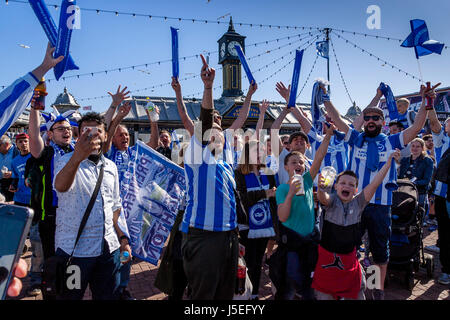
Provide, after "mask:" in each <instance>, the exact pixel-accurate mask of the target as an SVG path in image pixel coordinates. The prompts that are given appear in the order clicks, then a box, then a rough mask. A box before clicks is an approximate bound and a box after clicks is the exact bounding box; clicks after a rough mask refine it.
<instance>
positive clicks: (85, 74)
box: [47, 32, 312, 83]
mask: <svg viewBox="0 0 450 320" xmlns="http://www.w3.org/2000/svg"><path fill="white" fill-rule="evenodd" d="M306 34H307V35H312V32H304V33H300V34H296V35H291V36H287V37H283V38H277V39H272V40H266V41H261V42H256V43H251V44H249V45H246V47H252V46H253V47H257V46H258V45H261V44H269V43H273V42H279V41H283V40H286V39H288V40H290V39H295V38H297V37H300V38H299V39H297V40H296V41H301V40H303V39H305V38H306V37H303V38H301V36H303V35H306ZM291 44H292V41H291V42H289V43H288V44H285V45H284V46H279V47H278V48H274V49H271V50H269V51H275V50H279V49H282V48H284V47H286V46H289V45H291ZM218 52H219V51H209V52H204V55H205V56H210V55H213V54H217V53H218ZM263 54H264V53H261V54H260V55H258V56H256V57H259V56H261V55H263ZM199 56H200V55H199V54H194V55H190V56H185V57H180V58H179V60H180V61H181V60H182V61H186V60H187V59H193V58H197V59H198V58H199ZM253 58H255V57H252V58H249V59H253ZM170 62H172V59H164V60H160V61H153V62H147V63H143V64H137V65H133V66H124V67H116V68H113V69H108V70H101V71H93V72H86V73H81V74H75V75H70V76H64V77H61V79H62V80H63V81H65V80H66V79H72V78H77V79H79V78H80V77H86V76H91V77H93V76H94V75H102V74H103V75H107V74H108V73H111V72H122V71H127V70H136V68H142V67H146V68H148V67H149V66H151V65H161V64H165V63H170ZM51 81H56V79H54V78H53V79H48V80H47V82H48V83H50V82H51Z"/></svg>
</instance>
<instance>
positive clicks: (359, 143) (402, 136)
mask: <svg viewBox="0 0 450 320" xmlns="http://www.w3.org/2000/svg"><path fill="white" fill-rule="evenodd" d="M323 91H324V92H325V89H324V88H323ZM425 91H426V88H425V86H422V87H421V90H420V93H421V95H422V106H421V107H420V110H419V112H418V113H417V116H416V119H415V122H414V124H413V125H412V126H410V127H409V128H408V129H406V130H404V131H403V132H401V133H399V134H394V135H390V136H386V135H384V134H382V133H381V129H382V127H383V126H384V124H385V121H384V114H383V111H382V110H381V109H380V108H378V107H372V106H371V105H370V106H369V107H367V108H366V109H364V110H363V120H364V123H363V127H364V132H363V133H360V132H358V131H356V130H354V129H351V128H350V127H349V126H348V125H347V124H346V123H345V122H344V121H343V120H342V118H341V117H340V115H339V112H338V111H337V110H336V108H335V107H334V106H333V104H332V103H331V102H330V101H325V102H324V105H325V108H326V110H327V113H328V115H329V116H330V117H331V118H332V120H333V121H334V123H335V124H336V126H337V128H338V129H339V130H340V131H342V132H344V133H345V134H346V136H345V141H346V142H347V143H348V144H349V146H350V147H351V151H350V160H349V169H350V170H352V171H353V172H355V173H356V175H357V176H358V179H359V183H358V185H359V186H361V188H364V187H366V186H367V185H368V184H370V181H371V180H373V178H374V176H375V175H376V174H377V172H378V171H379V170H380V169H381V168H382V166H383V165H384V164H385V162H386V161H387V160H388V158H389V155H390V154H391V152H393V151H394V150H395V149H400V150H401V149H403V148H404V147H405V146H406V145H407V144H408V143H409V142H410V141H412V140H413V139H414V138H415V137H416V136H417V134H418V133H419V132H420V130H421V129H422V128H423V126H424V124H425V120H426V110H425ZM427 94H428V93H427ZM433 94H434V91H433ZM396 179H397V171H396V166H395V165H393V166H392V167H391V170H390V173H389V175H387V176H386V178H385V179H384V180H383V183H382V184H381V186H380V187H378V189H377V191H376V192H375V195H374V197H373V198H372V199H371V200H370V204H369V205H368V206H367V207H366V208H365V209H364V211H363V213H362V221H361V223H362V232H364V231H365V229H367V230H368V234H369V242H370V249H371V252H372V256H373V259H374V262H375V264H376V265H378V267H379V268H380V271H381V272H380V275H381V279H380V280H381V281H380V288H377V289H375V290H374V292H373V293H374V299H377V300H382V299H384V280H385V277H386V271H387V263H388V261H389V238H390V228H391V207H390V206H391V205H392V191H391V190H387V189H386V184H387V183H388V182H389V181H390V180H394V181H395V180H396Z"/></svg>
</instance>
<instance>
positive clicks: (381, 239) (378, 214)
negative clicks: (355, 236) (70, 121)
mask: <svg viewBox="0 0 450 320" xmlns="http://www.w3.org/2000/svg"><path fill="white" fill-rule="evenodd" d="M361 227H362V230H361V231H362V235H363V234H364V232H365V230H366V229H367V232H368V235H369V243H370V252H372V256H373V261H374V263H375V264H385V263H387V262H388V261H389V239H390V236H391V206H384V205H378V204H368V205H367V206H366V208H365V209H364V211H363V213H362V216H361Z"/></svg>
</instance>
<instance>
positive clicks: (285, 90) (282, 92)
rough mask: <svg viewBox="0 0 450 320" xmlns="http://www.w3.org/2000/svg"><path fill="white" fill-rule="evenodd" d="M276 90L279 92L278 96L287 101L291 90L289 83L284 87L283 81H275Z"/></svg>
mask: <svg viewBox="0 0 450 320" xmlns="http://www.w3.org/2000/svg"><path fill="white" fill-rule="evenodd" d="M276 90H277V92H278V93H279V94H280V96H282V97H283V98H284V100H286V102H288V101H289V95H290V92H291V85H289V87H287V88H286V86H285V85H284V83H283V82H281V81H280V82H277V85H276Z"/></svg>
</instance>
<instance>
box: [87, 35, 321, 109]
mask: <svg viewBox="0 0 450 320" xmlns="http://www.w3.org/2000/svg"><path fill="white" fill-rule="evenodd" d="M310 37H311V36H309V37H307V38H310ZM318 37H319V36H317V37H316V38H318ZM296 42H298V41H296ZM291 45H292V43H291ZM271 52H273V50H272V51H270V52H268V51H266V52H265V53H262V54H259V55H257V56H253V57H249V58H247V59H248V60H251V59H253V58H256V57H260V56H262V55H264V54H269V53H271ZM292 52H294V51H292V50H291V51H290V52H288V53H287V54H285V55H283V56H281V57H279V58H278V59H275V60H274V61H272V62H271V63H270V64H267V65H266V66H264V67H261V68H259V69H257V70H255V71H254V73H257V72H260V71H262V70H263V69H266V68H268V66H270V65H272V64H274V63H276V62H277V61H280V60H283V59H284V58H285V56H287V55H288V54H292ZM217 70H222V67H219V68H217V69H216V71H217ZM198 77H200V75H194V76H190V77H185V78H181V79H179V81H186V80H191V79H195V78H198ZM168 85H171V82H164V83H160V84H156V85H153V86H150V87H146V88H142V89H136V90H131V91H130V92H131V93H136V92H142V91H154V89H156V88H162V87H164V86H168ZM188 96H191V95H188ZM188 96H186V97H188ZM194 96H195V94H194ZM109 97H110V96H109V95H102V96H97V97H92V98H81V99H78V100H79V101H85V100H88V101H89V100H98V99H104V98H109Z"/></svg>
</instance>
